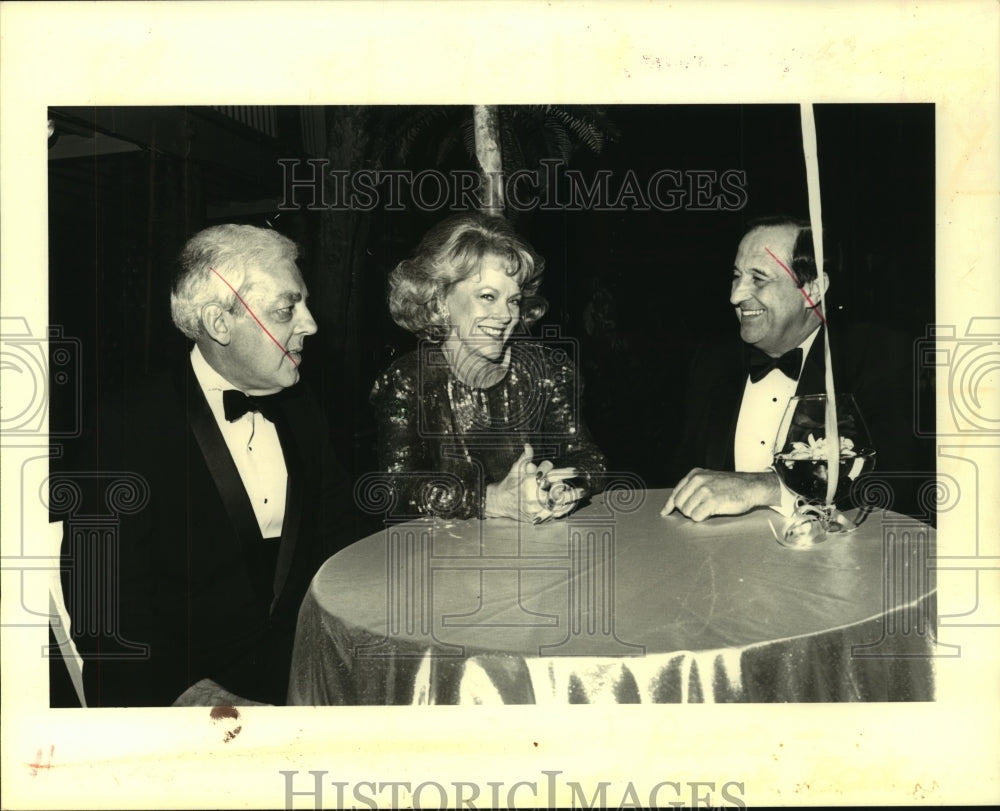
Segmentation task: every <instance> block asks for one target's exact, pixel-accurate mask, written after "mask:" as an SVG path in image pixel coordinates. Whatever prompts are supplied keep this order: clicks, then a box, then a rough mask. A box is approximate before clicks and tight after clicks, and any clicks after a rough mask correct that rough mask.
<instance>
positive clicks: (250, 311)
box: [209, 267, 299, 367]
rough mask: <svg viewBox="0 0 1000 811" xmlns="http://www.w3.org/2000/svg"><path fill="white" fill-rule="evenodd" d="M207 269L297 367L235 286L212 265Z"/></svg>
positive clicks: (296, 365) (289, 354) (293, 359)
mask: <svg viewBox="0 0 1000 811" xmlns="http://www.w3.org/2000/svg"><path fill="white" fill-rule="evenodd" d="M209 270H210V271H212V273H214V274H215V275H216V276H218V277H219V278H220V279H222V283H223V284H224V285H225V286H226V287H228V288H229V289H230V290H232V291H233V295H234V296H236V298H238V299H239V300H240V304H242V305H243V306H244V307H246V310H247V312H248V313H250V316H251V317H252V318H253V320H254V321H256V322H257V323H258V325H260V328H261V329H262V330H264V334H265V335H267V337H268V338H270V339H271V340H272V341H274V345H275V346H277V347H278V349H280V350H281V351H282V352H284V353H285V356H286V357H287V358H288V359H289V360H290V361H291V362H292V366H295V367H298V365H299V364H297V363H296V362H295V358H293V357H292V355H291V353H290V352H289V351H288V350H287V349H285V347H283V346H282V345H281V342H280V341H278V339H277V338H275V337H274V336H273V335H272V334H271V333H270V331H269V330H268V328H267V327H265V326H264V325H263V324H261V322H260V319H259V318H258V317H257V316H256V314H255V313H254V311H253V310H251V309H250V305H249V304H247V303H246V302H245V301H244V300H243V296H241V295H240V294H239V293H237V292H236V288H235V287H233V286H232V285H231V284H230V283H229V282H227V281H226V278H225V277H224V276H223V275H222V274H221V273H219V271H217V270H216V269H215V268H212V267H210V268H209Z"/></svg>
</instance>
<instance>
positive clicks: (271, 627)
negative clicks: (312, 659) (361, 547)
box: [70, 358, 359, 706]
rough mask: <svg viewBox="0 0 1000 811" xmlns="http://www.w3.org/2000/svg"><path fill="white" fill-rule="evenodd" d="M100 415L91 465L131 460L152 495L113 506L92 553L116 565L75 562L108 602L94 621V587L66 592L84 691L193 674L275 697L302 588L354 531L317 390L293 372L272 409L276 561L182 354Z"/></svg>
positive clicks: (170, 681)
mask: <svg viewBox="0 0 1000 811" xmlns="http://www.w3.org/2000/svg"><path fill="white" fill-rule="evenodd" d="M98 424H99V431H98V435H97V438H96V452H97V459H96V469H97V471H98V472H99V473H100V472H107V473H109V474H110V473H112V472H114V471H131V472H135V473H138V474H139V475H141V476H142V477H143V478H144V479H145V481H146V484H147V486H148V491H149V502H148V504H146V505H145V506H144V507H143V508H142V509H139V510H138V511H136V512H134V513H133V514H128V515H124V516H122V517H121V521H120V525H119V529H118V533H117V548H116V555H112V556H111V557H110V558H108V557H107V556H105V560H104V562H103V563H102V564H100V565H101V566H103V567H105V568H106V567H107V565H108V560H112V561H113V564H114V565H115V566H116V567H117V577H115V576H114V572H108V573H107V575H106V576H102V575H101V573H94V572H91V573H90V574H89V575H85V576H84V577H82V578H81V577H79V575H80V571H79V570H78V571H77V573H76V574H77V577H76V578H75V579H74V580H73V582H76V583H79V582H81V580H82V581H84V582H86V581H88V580H90V581H91V582H96V583H98V589H99V590H100V591H101V594H100V595H99V596H100V599H102V600H105V601H107V600H109V599H110V600H112V601H114V602H115V603H116V604H117V608H118V610H117V612H116V613H117V616H113V615H112V616H113V621H112V622H110V623H109V622H108V621H106V620H105V621H103V622H102V623H101V624H103V625H104V626H105V627H102V628H95V627H94V625H95V622H94V617H93V616H90V615H89V614H90V613H92V612H97V614H98V615H100V616H103V614H102V613H101V611H99V610H98V609H97V608H95V601H94V600H93V599H91V598H89V597H88V596H87V595H76V596H75V597H74V598H73V599H72V600H70V602H71V603H72V604H73V606H74V607H75V608H76V612H75V613H76V615H75V616H73V617H72V619H73V634H74V639H75V641H76V643H77V647H78V649H79V650H80V652H81V654H82V655H83V656H84V659H85V664H84V683H85V690H86V694H87V701H88V705H90V706H164V705H169V704H171V703H173V701H174V700H175V699H176V698H177V697H178V696H179V695H180V694H181V693H182V692H183V691H184V690H185V689H187V688H188V687H189V686H191V685H192V684H194V683H196V682H197V681H199V680H200V679H202V678H211V679H214V680H215V681H217V682H218V683H220V684H221V685H222V686H223V687H225V688H227V689H228V690H230V691H232V692H234V693H236V694H238V695H240V696H242V697H244V698H249V699H253V700H257V701H264V702H267V703H271V704H283V703H284V701H285V692H286V689H287V679H288V667H289V663H290V660H291V648H292V643H293V640H294V632H295V622H296V618H297V615H298V610H299V606H300V603H301V601H302V598H303V596H304V595H305V592H306V589H307V588H308V586H309V583H310V580H311V578H312V576H313V575H314V574H315V572H316V570H317V569H318V567H319V566H320V565H321V564H322V563H323V561H324V560H326V559H327V558H328V557H329V556H330V555H332V554H333V553H334V552H336V551H337V550H338V549H339V548H342V547H343V546H345V545H347V544H348V543H351V542H352V541H354V540H356V539H357V537H358V535H357V532H358V531H359V529H358V524H357V518H356V513H355V511H354V509H353V496H352V491H351V487H350V483H349V481H348V479H347V477H346V475H345V473H344V471H343V470H342V468H341V466H340V465H339V464H338V462H337V460H336V459H335V458H334V457H333V454H332V451H331V449H330V443H329V440H328V432H327V428H326V424H325V420H324V418H323V416H322V413H321V411H320V409H319V405H318V403H317V402H316V400H315V398H314V397H313V396H312V395H311V394H310V393H309V391H308V390H306V389H305V388H304V386H303V384H302V383H299V384H297V385H296V386H294V387H292V388H291V389H288V390H286V391H285V393H284V395H283V397H282V400H281V403H280V414H279V417H278V418H277V419H276V421H275V424H276V426H277V429H278V436H279V439H280V442H281V447H282V451H283V453H284V456H285V463H286V466H287V469H288V489H287V494H286V507H285V516H284V521H283V528H282V536H281V540H280V545H278V550H277V561H276V563H275V560H274V557H273V556H271V558H270V559H268V556H267V555H265V554H264V553H263V550H264V548H265V547H264V546H263V539H262V538H261V536H260V529H259V527H258V524H257V521H256V520H255V517H254V513H253V509H252V507H251V504H250V500H249V497H248V496H247V493H246V490H245V489H244V487H243V483H242V481H241V479H240V477H239V474H238V472H237V470H236V466H235V464H234V462H233V460H232V456H231V455H230V453H229V451H228V448H227V446H226V444H225V441H224V440H223V437H222V434H221V432H220V431H219V428H218V425H217V423H216V421H215V418H214V416H213V415H212V412H211V410H210V409H209V406H208V403H207V401H206V400H205V397H204V394H203V393H202V390H201V387H200V386H199V385H198V382H197V380H196V378H195V376H194V372H193V371H192V369H191V364H190V360H189V359H187V358H185V359H184V362H183V363H182V364H181V365H180V366H179V367H178V368H177V369H176V370H175V371H174V372H173V373H172V374H169V373H165V374H162V375H160V376H157V377H155V378H152V379H150V380H149V381H148V382H146V383H144V384H143V385H141V386H139V387H137V388H134V389H130V390H129V391H128V392H126V393H125V394H124V395H122V396H119V397H117V398H116V399H115V400H114V401H111V402H107V403H104V404H102V406H101V408H100V414H99V420H98ZM91 496H92V497H93V498H94V499H101V498H102V496H101V494H100V493H98V492H96V491H95V492H94V493H92V494H91ZM92 508H93V509H94V510H95V511H96V512H100V511H102V510H103V509H106V508H105V507H104V506H102V505H101V504H93V505H92ZM92 552H93V550H91V553H92ZM88 554H89V553H88V552H87V551H86V550H81V549H76V550H74V555H73V557H74V559H72V560H71V562H70V565H71V566H75V567H87V566H88V565H89V566H93V565H94V560H95V558H94V557H93V555H92V554H91V555H90V558H89V560H88ZM272 574H273V576H272ZM78 588H79V587H78ZM71 613H73V610H72V609H71ZM109 626H113V627H109ZM133 644H143V645H148V646H149V655H148V656H147V657H145V658H140V659H136V658H129V657H125V656H122V654H123V653H128V651H129V650H131V649H132V645H133Z"/></svg>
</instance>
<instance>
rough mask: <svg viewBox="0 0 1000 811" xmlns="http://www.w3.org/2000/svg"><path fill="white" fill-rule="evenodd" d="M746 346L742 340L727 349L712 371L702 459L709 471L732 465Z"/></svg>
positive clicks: (741, 400) (745, 379)
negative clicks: (707, 427) (733, 347)
mask: <svg viewBox="0 0 1000 811" xmlns="http://www.w3.org/2000/svg"><path fill="white" fill-rule="evenodd" d="M745 348H746V345H745V344H743V343H742V342H741V343H740V345H739V347H736V348H735V351H728V350H727V351H726V353H725V355H724V356H723V357H722V358H721V359H720V360H721V363H720V365H719V368H718V369H717V370H715V372H714V378H713V381H712V383H711V387H710V396H709V398H708V402H707V407H708V409H709V415H708V420H707V425H708V426H709V429H710V430H709V436H708V437H706V440H705V442H706V445H705V450H706V454H705V462H706V466H707V467H708V468H709V469H710V470H732V469H733V467H734V465H735V451H734V448H733V437H734V436H736V422H737V420H738V419H739V416H740V406H741V404H742V402H743V389H744V388H745V387H746V381H747V373H748V369H749V363H748V361H747V358H746V351H745ZM709 373H710V374H711V373H712V372H709Z"/></svg>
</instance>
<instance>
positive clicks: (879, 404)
mask: <svg viewBox="0 0 1000 811" xmlns="http://www.w3.org/2000/svg"><path fill="white" fill-rule="evenodd" d="M829 242H831V240H830V239H829V235H825V238H824V257H825V261H824V269H823V270H822V271H821V272H819V271H818V269H817V267H816V261H815V255H814V251H813V234H812V231H811V229H810V228H809V223H808V222H807V221H804V220H799V219H794V218H787V217H780V218H769V219H767V220H759V221H755V222H753V223H751V225H750V227H749V228H748V229H747V232H746V234H745V235H744V237H743V239H742V241H741V242H740V245H739V248H738V250H737V252H736V260H735V263H734V268H733V281H732V288H731V291H730V297H729V301H730V304H731V305H732V306H733V307H734V308H735V311H736V317H737V319H738V321H739V325H740V338H741V339H742V344H738V343H735V342H734V343H733V344H732V345H716V346H711V347H707V348H705V349H702V350H701V351H700V352H699V353H698V354H697V355H696V357H695V359H694V363H693V365H692V373H691V380H690V383H689V390H688V396H687V402H686V412H685V422H684V429H683V433H682V437H681V441H680V443H679V446H678V448H677V449H676V453H675V457H674V466H673V471H672V472H673V475H674V476H675V477H679V480H678V478H675V481H677V484H676V486H675V488H674V490H673V492H672V493H671V495H670V497H669V498H668V500H667V503H666V504H665V505H664V508H663V514H664V515H667V514H668V513H670V512H672V511H674V510H677V511H678V512H679V513H681V514H682V515H685V516H687V517H688V518H691V519H693V520H695V521H703V520H705V519H706V518H709V517H711V516H713V515H738V514H741V513H744V512H747V511H748V510H751V509H753V508H755V507H765V506H769V507H773V508H775V509H779V510H780V511H782V512H784V513H786V514H788V513H790V512H791V510H792V508H793V505H794V496H793V494H791V493H790V492H789V491H787V490H786V489H784V488H783V487H782V485H781V484H780V482H779V480H778V476H777V474H776V473H775V472H774V471H773V470H772V469H771V464H772V462H773V450H774V440H775V435H776V434H777V431H778V428H779V426H780V424H781V419H782V416H783V415H784V412H785V408H786V407H787V405H788V402H789V400H790V399H791V398H792V397H793V396H796V395H804V394H822V393H824V392H825V390H826V389H825V359H824V355H825V336H824V335H823V330H824V328H825V327H824V325H823V319H822V316H821V313H820V303H821V300H822V298H823V297H824V296H825V295H826V293H827V289H828V287H829V285H830V276H829V274H828V271H829V272H830V273H834V274H835V273H836V271H835V267H836V264H837V252H836V250H835V248H834V246H832V245H830V247H829V248H827V243H829ZM830 351H831V357H832V361H833V369H834V381H835V385H836V387H837V390H838V391H839V392H844V393H850V394H853V395H854V397H855V400H856V401H857V403H858V407H859V409H860V410H861V414H862V416H863V418H864V419H865V420H866V423H867V425H868V428H869V431H870V433H871V435H872V441H873V444H874V447H875V449H876V454H877V455H876V460H877V461H876V465H877V467H878V469H879V470H890V471H910V470H913V466H914V464H915V450H916V445H915V438H914V433H913V431H912V428H911V427H910V426H911V425H912V419H913V417H912V414H913V410H912V372H911V368H912V367H911V363H912V361H911V358H912V347H911V346H909V345H908V344H907V341H906V339H905V337H903V336H901V335H898V334H896V333H894V332H892V331H890V330H888V329H884V328H881V327H877V326H874V325H852V326H851V328H850V329H842V328H838V327H837V326H836V325H834V324H831V325H830ZM682 474H683V475H682ZM900 495H903V494H900ZM906 498H907V496H903V499H902V500H900V501H898V502H897V503H896V504H895V505H894V506H895V508H896V509H901V510H906V509H907V508H909V507H911V506H912V505H910V504H908V503H904V502H905V499H906Z"/></svg>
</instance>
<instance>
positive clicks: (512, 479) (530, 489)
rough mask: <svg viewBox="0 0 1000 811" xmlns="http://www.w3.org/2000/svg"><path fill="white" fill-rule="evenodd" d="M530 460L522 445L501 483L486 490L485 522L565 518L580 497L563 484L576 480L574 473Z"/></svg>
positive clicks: (537, 521) (529, 452)
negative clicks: (505, 519)
mask: <svg viewBox="0 0 1000 811" xmlns="http://www.w3.org/2000/svg"><path fill="white" fill-rule="evenodd" d="M533 456H534V451H533V450H532V449H531V446H530V445H525V446H524V452H523V453H522V454H521V455H520V456H519V457H518V458H517V459H516V460H515V461H514V464H513V465H511V467H510V471H509V472H508V473H507V475H506V476H505V477H504V480H503V481H502V482H500V483H499V484H490V485H488V486H487V487H486V517H487V518H500V517H503V518H514V519H515V520H518V521H531V522H533V523H535V524H540V523H541V522H542V521H546V520H548V519H549V518H561V517H562V516H564V515H566V514H567V513H568V512H570V510H572V509H573V507H574V506H575V504H576V502H577V501H579V500H580V498H582V497H583V491H582V490H581V489H580V488H576V487H571V486H569V485H567V484H566V483H565V482H566V480H567V479H572V478H573V477H575V476H576V470H574V469H573V468H571V467H562V468H556V467H554V466H553V464H552V462H551V461H550V460H548V459H546V460H545V461H543V462H540V463H539V464H538V465H536V464H535V463H534V462H533V461H532V458H533Z"/></svg>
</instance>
